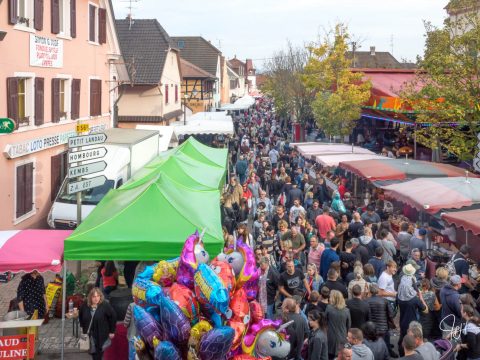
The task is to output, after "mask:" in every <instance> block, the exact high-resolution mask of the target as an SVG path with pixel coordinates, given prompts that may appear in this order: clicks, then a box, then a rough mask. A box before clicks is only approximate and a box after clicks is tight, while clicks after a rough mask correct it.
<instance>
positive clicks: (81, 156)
mask: <svg viewBox="0 0 480 360" xmlns="http://www.w3.org/2000/svg"><path fill="white" fill-rule="evenodd" d="M106 154H107V149H105V148H104V147H99V148H95V149H88V150H81V151H75V152H70V153H68V163H69V164H72V163H78V162H79V161H86V160H93V159H98V158H103V157H104V156H105V155H106Z"/></svg>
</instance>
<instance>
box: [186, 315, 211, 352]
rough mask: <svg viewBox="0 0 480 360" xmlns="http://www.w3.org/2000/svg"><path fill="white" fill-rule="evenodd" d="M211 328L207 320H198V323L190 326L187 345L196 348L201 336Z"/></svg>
mask: <svg viewBox="0 0 480 360" xmlns="http://www.w3.org/2000/svg"><path fill="white" fill-rule="evenodd" d="M212 329H213V328H212V325H210V323H209V322H208V321H207V320H200V321H199V322H198V323H196V324H195V325H193V326H192V330H191V331H190V338H189V339H188V345H189V346H192V347H194V348H195V349H196V350H198V347H199V345H200V340H201V338H202V336H203V335H205V334H206V333H207V332H209V331H210V330H212Z"/></svg>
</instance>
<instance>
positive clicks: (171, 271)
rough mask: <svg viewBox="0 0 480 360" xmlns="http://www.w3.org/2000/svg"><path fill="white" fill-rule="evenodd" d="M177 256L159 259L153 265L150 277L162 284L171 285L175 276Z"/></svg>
mask: <svg viewBox="0 0 480 360" xmlns="http://www.w3.org/2000/svg"><path fill="white" fill-rule="evenodd" d="M178 263H179V258H176V259H173V260H161V261H159V262H158V263H157V264H155V265H154V266H153V274H152V279H153V281H155V282H156V283H158V284H160V285H162V286H172V285H173V283H174V282H175V278H176V276H177V267H178Z"/></svg>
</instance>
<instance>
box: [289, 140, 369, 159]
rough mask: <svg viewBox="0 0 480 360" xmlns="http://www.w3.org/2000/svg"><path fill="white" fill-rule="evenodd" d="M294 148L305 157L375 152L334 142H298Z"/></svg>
mask: <svg viewBox="0 0 480 360" xmlns="http://www.w3.org/2000/svg"><path fill="white" fill-rule="evenodd" d="M295 149H296V150H298V152H299V153H300V154H302V155H303V156H304V157H307V158H310V157H314V156H318V155H322V154H331V155H333V154H370V155H372V154H375V153H374V152H372V151H370V150H368V149H364V148H362V147H359V146H353V145H348V144H336V143H323V144H322V143H298V145H295Z"/></svg>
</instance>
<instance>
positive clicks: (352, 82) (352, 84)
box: [303, 24, 371, 135]
mask: <svg viewBox="0 0 480 360" xmlns="http://www.w3.org/2000/svg"><path fill="white" fill-rule="evenodd" d="M349 38H350V37H349V34H348V31H347V28H346V26H345V25H343V24H337V25H336V26H335V29H334V30H333V31H330V32H328V33H327V34H326V36H325V38H324V39H323V41H322V42H321V43H320V45H318V46H311V47H309V51H310V57H309V59H308V63H307V65H306V67H305V75H304V77H303V81H304V84H305V86H306V87H307V89H309V90H311V91H313V92H314V93H315V94H316V95H315V100H314V101H313V104H312V110H313V114H314V117H315V120H316V122H317V124H318V127H319V128H320V129H322V130H323V131H324V132H325V134H326V135H349V134H350V133H351V132H352V130H353V127H354V126H355V121H356V120H358V119H359V118H360V116H361V112H362V108H361V107H362V105H363V104H364V103H365V102H366V101H367V100H368V99H369V98H370V88H371V84H370V82H369V81H363V80H362V78H363V76H364V74H363V73H361V72H352V71H350V65H351V59H348V58H347V51H348V40H349Z"/></svg>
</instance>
